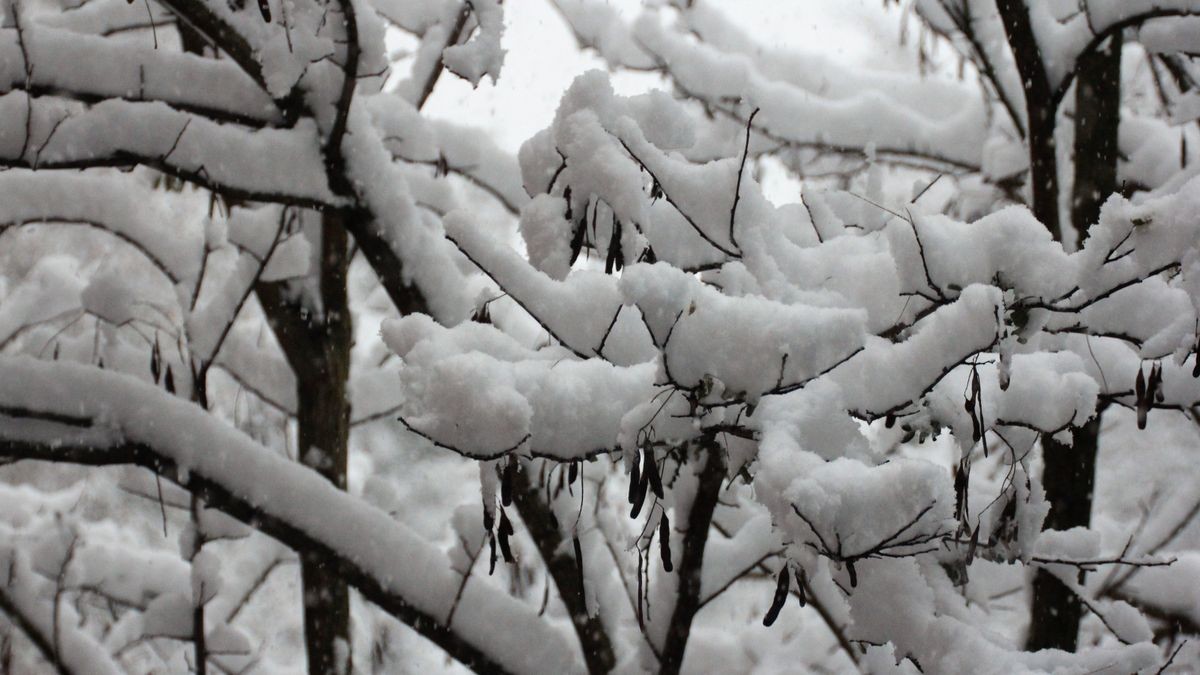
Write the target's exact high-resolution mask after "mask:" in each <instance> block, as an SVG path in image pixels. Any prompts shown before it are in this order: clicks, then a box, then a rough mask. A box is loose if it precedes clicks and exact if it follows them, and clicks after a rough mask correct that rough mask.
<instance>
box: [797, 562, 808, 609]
mask: <svg viewBox="0 0 1200 675" xmlns="http://www.w3.org/2000/svg"><path fill="white" fill-rule="evenodd" d="M796 585H797V586H799V590H800V592H799V593H797V594H796V597H797V598H799V600H800V606H801V607H804V606H805V605H807V604H808V597H807V593H806V592H805V590H804V587H805V586H807V585H808V572H805V571H804V568H803V567H801V568H800V577H799V579H798V583H797V584H796Z"/></svg>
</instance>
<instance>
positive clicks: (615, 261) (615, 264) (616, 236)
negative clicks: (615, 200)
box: [604, 214, 625, 274]
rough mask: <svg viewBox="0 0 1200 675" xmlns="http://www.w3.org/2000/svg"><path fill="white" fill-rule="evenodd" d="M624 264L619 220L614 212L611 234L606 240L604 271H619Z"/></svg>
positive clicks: (608, 272) (607, 272) (609, 272)
mask: <svg viewBox="0 0 1200 675" xmlns="http://www.w3.org/2000/svg"><path fill="white" fill-rule="evenodd" d="M624 264H625V255H624V254H623V253H622V251H621V221H619V220H617V216H616V214H613V218H612V236H611V237H609V240H608V255H607V256H606V257H605V259H604V273H605V274H612V273H613V272H614V271H617V272H619V271H620V270H621V268H622V267H623V266H624Z"/></svg>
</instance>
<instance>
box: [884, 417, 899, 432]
mask: <svg viewBox="0 0 1200 675" xmlns="http://www.w3.org/2000/svg"><path fill="white" fill-rule="evenodd" d="M894 426H896V416H895V415H888V416H887V417H885V418H883V428H884V429H891V428H892V427H894Z"/></svg>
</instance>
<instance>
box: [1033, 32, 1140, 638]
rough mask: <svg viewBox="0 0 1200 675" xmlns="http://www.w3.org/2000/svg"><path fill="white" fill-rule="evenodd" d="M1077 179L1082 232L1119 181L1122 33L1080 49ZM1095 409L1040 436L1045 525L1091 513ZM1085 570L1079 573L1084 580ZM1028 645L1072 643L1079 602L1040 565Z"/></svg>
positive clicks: (1084, 521) (1063, 525)
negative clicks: (1069, 426)
mask: <svg viewBox="0 0 1200 675" xmlns="http://www.w3.org/2000/svg"><path fill="white" fill-rule="evenodd" d="M1075 87H1076V89H1075V145H1074V150H1075V158H1074V159H1075V161H1074V169H1075V184H1074V187H1073V189H1072V194H1071V223H1072V225H1073V226H1074V228H1075V231H1076V232H1078V233H1079V236H1080V238H1081V239H1082V238H1083V236H1084V233H1085V232H1086V231H1087V228H1088V226H1089V225H1091V224H1093V223H1095V222H1096V221H1097V220H1098V219H1099V217H1100V206H1101V204H1103V203H1104V200H1105V199H1106V198H1107V197H1108V195H1110V194H1112V193H1113V192H1115V191H1116V189H1117V153H1118V148H1117V131H1118V128H1119V126H1120V115H1121V111H1120V108H1121V36H1120V35H1118V36H1116V37H1114V38H1113V39H1111V40H1110V41H1109V43H1108V44H1107V46H1105V47H1102V48H1101V49H1099V50H1097V51H1096V52H1095V53H1092V54H1087V55H1085V56H1084V57H1083V58H1082V59H1081V60H1080V63H1079V65H1078V71H1077V73H1076V81H1075ZM1099 440H1100V414H1099V413H1097V415H1096V416H1095V417H1093V418H1092V419H1091V420H1090V421H1089V422H1088V423H1087V424H1085V425H1084V426H1083V427H1081V428H1079V429H1076V430H1075V432H1074V442H1073V443H1072V445H1071V446H1070V447H1068V446H1065V445H1062V444H1060V443H1057V442H1055V441H1054V440H1053V439H1051V438H1049V437H1048V436H1047V437H1043V439H1042V451H1043V452H1042V454H1043V464H1044V467H1045V468H1044V472H1043V476H1042V483H1043V485H1044V486H1045V488H1046V498H1047V500H1048V501H1049V502H1050V514H1049V516H1047V518H1046V527H1048V528H1053V529H1056V530H1065V529H1068V528H1072V527H1087V526H1088V525H1089V524H1090V522H1091V515H1092V491H1093V486H1094V483H1095V474H1096V450H1097V446H1098V444H1099ZM1082 574H1083V573H1082V572H1081V573H1080V575H1081V578H1080V581H1082V580H1083V579H1082ZM1031 614H1032V616H1031V621H1030V626H1029V635H1028V638H1027V642H1026V648H1027V649H1031V650H1034V649H1045V648H1051V647H1052V648H1056V649H1063V650H1066V651H1075V649H1076V647H1077V642H1078V636H1079V621H1080V619H1081V618H1082V616H1083V607H1082V605H1081V603H1080V601H1079V598H1078V597H1076V595H1075V594H1074V593H1073V592H1071V590H1070V589H1068V588H1067V587H1066V586H1065V585H1063V583H1062V582H1060V581H1059V580H1058V579H1057V578H1055V577H1054V576H1053V575H1051V574H1050V573H1048V572H1046V571H1044V570H1038V572H1037V575H1036V577H1035V578H1034V582H1033V606H1032V609H1031Z"/></svg>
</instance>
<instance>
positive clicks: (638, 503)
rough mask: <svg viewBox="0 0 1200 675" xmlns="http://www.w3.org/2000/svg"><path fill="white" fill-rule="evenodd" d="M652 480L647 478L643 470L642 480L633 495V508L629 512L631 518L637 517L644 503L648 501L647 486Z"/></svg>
mask: <svg viewBox="0 0 1200 675" xmlns="http://www.w3.org/2000/svg"><path fill="white" fill-rule="evenodd" d="M649 483H650V481H649V479H647V478H646V473H645V472H642V477H641V480H639V481H638V483H637V490H636V492H635V493H634V495H633V510H632V511H630V512H629V517H630V518H637V517H638V514H639V513H641V512H642V504H645V503H646V487H647V486H648V485H649Z"/></svg>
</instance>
